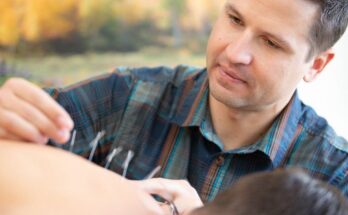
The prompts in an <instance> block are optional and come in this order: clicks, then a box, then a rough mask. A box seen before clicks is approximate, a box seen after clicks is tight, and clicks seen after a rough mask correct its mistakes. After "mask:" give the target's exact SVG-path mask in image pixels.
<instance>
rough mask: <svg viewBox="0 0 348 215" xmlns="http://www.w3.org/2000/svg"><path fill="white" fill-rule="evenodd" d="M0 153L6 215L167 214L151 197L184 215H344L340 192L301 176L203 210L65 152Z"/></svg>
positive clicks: (6, 149)
mask: <svg viewBox="0 0 348 215" xmlns="http://www.w3.org/2000/svg"><path fill="white" fill-rule="evenodd" d="M0 146H1V147H0V178H1V180H0V188H1V192H0V200H1V201H0V213H1V214H4V215H15V214H52V215H53V214H101V215H104V214H105V215H106V214H127V215H132V214H134V215H146V214H152V215H155V214H161V215H165V214H169V215H170V214H172V212H171V208H170V204H160V203H158V202H156V201H155V200H154V199H153V198H152V197H151V196H150V195H149V194H150V193H153V194H158V195H160V196H162V197H165V198H166V199H167V200H168V201H170V202H173V203H174V204H173V205H174V207H176V209H177V211H178V213H179V214H182V215H185V214H187V215H188V214H189V215H205V214H209V215H214V214H218V215H224V214H233V215H243V214H248V215H260V214H267V215H287V214H299V215H302V214H303V215H312V214H313V215H344V214H348V204H347V201H346V199H345V198H344V196H343V195H342V194H341V193H340V192H339V191H338V190H337V189H335V188H334V187H332V186H330V185H328V184H326V183H324V182H321V181H318V180H315V179H313V178H311V177H309V176H308V175H307V174H305V173H304V172H302V171H300V170H284V169H277V170H275V171H272V172H261V173H255V174H250V175H248V176H245V177H242V178H241V179H239V180H238V181H237V182H236V183H235V184H233V185H232V186H231V187H230V188H228V189H227V190H226V191H224V192H223V193H221V194H219V195H218V196H217V197H216V199H214V200H213V201H212V202H209V203H208V204H206V205H205V206H203V205H202V202H201V200H200V198H199V196H198V194H197V193H196V192H195V190H194V188H192V187H191V186H190V184H189V183H187V182H185V181H183V180H169V179H161V178H155V179H149V180H145V181H129V180H126V179H124V178H121V177H120V176H119V175H117V174H113V173H112V172H110V171H107V170H105V169H103V168H100V167H98V166H96V165H92V164H91V163H90V162H87V161H86V160H83V159H81V158H79V157H77V156H74V155H72V154H70V153H67V152H65V151H63V150H57V149H53V148H51V147H45V146H38V145H34V144H23V143H20V142H9V141H0ZM18 167H20V168H18ZM137 188H140V189H137ZM144 191H146V192H144Z"/></svg>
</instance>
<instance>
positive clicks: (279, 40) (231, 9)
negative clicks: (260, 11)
mask: <svg viewBox="0 0 348 215" xmlns="http://www.w3.org/2000/svg"><path fill="white" fill-rule="evenodd" d="M225 11H226V12H227V13H231V12H232V13H234V14H236V15H237V16H238V18H240V19H241V20H242V21H244V18H243V16H242V14H241V13H239V11H238V10H237V9H236V8H235V7H234V6H233V5H232V4H231V3H226V4H225ZM261 33H262V34H263V35H265V36H267V37H270V38H273V39H274V40H276V42H277V43H279V44H280V45H281V46H283V47H285V48H286V49H287V50H289V51H290V52H291V53H293V52H294V50H293V48H292V47H291V45H290V43H289V42H287V41H286V40H285V39H283V37H281V36H279V35H276V34H273V33H269V32H265V31H262V32H261Z"/></svg>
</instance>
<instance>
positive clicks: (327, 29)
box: [307, 0, 348, 57]
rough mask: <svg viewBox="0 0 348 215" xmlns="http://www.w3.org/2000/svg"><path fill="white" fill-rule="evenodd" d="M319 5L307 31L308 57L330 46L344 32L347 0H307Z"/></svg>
mask: <svg viewBox="0 0 348 215" xmlns="http://www.w3.org/2000/svg"><path fill="white" fill-rule="evenodd" d="M307 1H310V2H312V3H314V4H317V5H318V6H319V9H318V11H317V14H316V17H315V20H314V23H313V24H312V27H311V29H310V32H309V42H310V45H311V50H310V51H309V57H312V56H313V55H314V54H317V53H320V52H322V51H326V50H327V49H329V48H331V47H332V46H333V45H334V44H335V43H336V42H337V41H338V40H339V39H340V38H341V36H342V35H343V34H344V32H345V30H346V28H347V24H348V1H347V0H307Z"/></svg>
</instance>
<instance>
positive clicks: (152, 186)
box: [132, 178, 203, 215]
mask: <svg viewBox="0 0 348 215" xmlns="http://www.w3.org/2000/svg"><path fill="white" fill-rule="evenodd" d="M132 183H134V184H135V185H136V186H138V187H139V188H141V189H142V190H144V191H145V192H147V193H149V194H156V195H159V196H161V197H163V198H164V199H166V200H168V201H172V202H174V204H175V206H176V207H177V209H178V212H179V214H182V215H185V214H189V213H190V211H192V210H193V209H195V208H198V207H201V206H203V203H202V201H201V199H200V198H199V196H198V193H197V191H196V190H195V189H194V188H193V187H192V186H191V185H190V184H189V183H188V182H187V181H185V180H170V179H163V178H153V179H148V180H144V181H132Z"/></svg>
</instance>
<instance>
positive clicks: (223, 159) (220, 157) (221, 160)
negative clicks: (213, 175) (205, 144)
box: [216, 155, 225, 166]
mask: <svg viewBox="0 0 348 215" xmlns="http://www.w3.org/2000/svg"><path fill="white" fill-rule="evenodd" d="M224 162H225V158H224V156H222V155H220V156H219V157H217V159H216V165H218V166H222V165H224Z"/></svg>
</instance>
